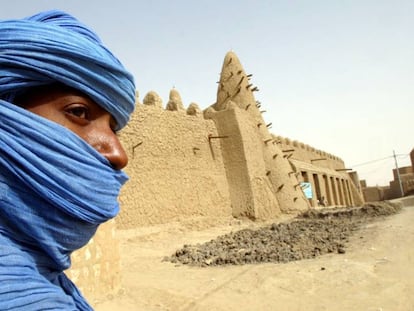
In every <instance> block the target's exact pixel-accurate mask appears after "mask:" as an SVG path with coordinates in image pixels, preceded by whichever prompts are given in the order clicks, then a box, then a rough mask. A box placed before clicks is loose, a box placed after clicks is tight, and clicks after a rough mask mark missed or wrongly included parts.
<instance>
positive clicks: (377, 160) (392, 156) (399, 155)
mask: <svg viewBox="0 0 414 311" xmlns="http://www.w3.org/2000/svg"><path fill="white" fill-rule="evenodd" d="M395 156H396V157H401V156H405V157H406V156H408V154H396V155H395ZM391 158H394V155H390V156H388V157H385V158H381V159H376V160H372V161H368V162H364V163H360V164H356V165H351V167H352V168H354V167H358V166H363V165H368V164H371V163H375V162H379V161H383V160H386V159H391Z"/></svg>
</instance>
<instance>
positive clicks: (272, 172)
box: [68, 52, 364, 299]
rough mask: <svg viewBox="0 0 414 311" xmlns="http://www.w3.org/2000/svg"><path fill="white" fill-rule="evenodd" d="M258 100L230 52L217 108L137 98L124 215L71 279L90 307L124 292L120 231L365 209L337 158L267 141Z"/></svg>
mask: <svg viewBox="0 0 414 311" xmlns="http://www.w3.org/2000/svg"><path fill="white" fill-rule="evenodd" d="M256 91H258V87H257V86H255V85H254V84H253V82H252V75H251V74H247V73H246V72H245V71H244V69H243V67H242V66H241V64H240V61H239V59H238V57H237V56H236V54H235V53H233V52H229V53H227V54H226V56H225V58H224V62H223V66H222V71H221V75H220V81H219V82H218V91H217V101H216V103H215V104H213V105H212V106H210V107H208V108H207V109H205V110H204V111H202V110H201V109H200V108H199V107H198V106H197V104H195V103H191V104H190V105H189V106H188V107H187V108H185V107H184V105H183V103H182V100H181V97H180V95H179V93H178V91H177V90H176V89H173V90H171V92H170V94H169V100H168V102H167V103H166V105H165V107H164V105H163V102H162V99H161V98H160V97H159V96H158V95H157V94H156V93H155V92H149V93H148V94H147V95H146V96H145V97H144V98H143V102H142V103H140V102H139V99H138V96H137V107H136V110H135V112H134V114H133V116H132V118H131V121H130V123H129V124H128V125H127V127H126V128H125V129H124V130H123V131H122V133H121V134H120V138H121V141H122V142H123V144H124V146H125V149H126V150H127V153H128V155H129V164H128V166H127V168H126V169H125V171H126V173H127V174H128V175H129V176H130V180H129V181H128V182H127V184H126V185H125V186H124V188H123V189H122V192H121V195H120V203H121V213H120V215H118V216H117V217H116V218H115V220H112V221H110V222H108V223H107V224H104V225H103V226H102V227H101V228H100V229H99V231H98V233H97V235H96V236H95V237H94V238H93V240H91V242H90V243H89V244H88V245H87V246H85V247H84V248H83V249H82V250H80V251H78V252H76V253H75V254H74V255H73V256H72V259H73V267H72V268H71V269H70V270H69V271H68V275H69V276H70V277H71V278H72V280H73V281H74V282H75V283H76V284H77V285H78V286H79V287H80V288H81V290H82V291H83V293H84V294H85V295H86V296H87V297H88V298H89V299H94V298H98V297H100V296H103V295H104V296H105V295H107V294H108V293H111V292H115V291H117V290H118V289H119V288H120V286H121V277H120V262H121V261H122V254H120V253H119V247H118V243H119V242H118V240H117V238H116V230H117V229H133V228H136V227H141V226H149V225H152V224H161V223H168V222H171V221H180V220H183V219H185V218H189V217H200V218H203V217H229V216H232V217H236V218H249V219H252V220H256V221H264V220H269V219H276V218H278V217H280V216H281V215H282V214H293V215H294V214H297V213H300V212H302V211H305V210H307V209H309V208H313V207H316V206H318V205H321V204H323V205H325V206H344V207H346V206H358V205H361V204H363V202H364V199H363V195H362V190H361V187H360V181H359V178H358V175H357V172H355V171H349V170H347V169H346V167H345V164H344V162H343V161H342V160H341V159H340V158H339V157H337V156H336V155H333V154H330V153H328V152H326V151H322V150H318V149H316V148H314V147H312V146H309V145H307V144H305V143H303V142H299V141H296V140H291V139H289V138H285V137H281V136H277V135H276V134H274V133H271V131H270V128H271V126H270V124H266V122H265V120H264V118H263V116H262V114H263V110H262V109H264V107H261V104H260V103H259V102H258V101H256V99H255V97H254V94H255V92H256ZM305 188H306V189H305Z"/></svg>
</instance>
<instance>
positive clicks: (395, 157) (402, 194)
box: [392, 150, 404, 197]
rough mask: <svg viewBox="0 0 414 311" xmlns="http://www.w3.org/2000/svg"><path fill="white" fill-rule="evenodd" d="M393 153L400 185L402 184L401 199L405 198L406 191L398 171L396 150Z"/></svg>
mask: <svg viewBox="0 0 414 311" xmlns="http://www.w3.org/2000/svg"><path fill="white" fill-rule="evenodd" d="M392 153H393V154H394V161H395V169H396V170H397V178H398V183H399V184H400V192H401V197H403V196H404V190H403V186H402V182H401V176H400V170H399V169H398V163H397V156H396V155H395V151H394V150H393V151H392Z"/></svg>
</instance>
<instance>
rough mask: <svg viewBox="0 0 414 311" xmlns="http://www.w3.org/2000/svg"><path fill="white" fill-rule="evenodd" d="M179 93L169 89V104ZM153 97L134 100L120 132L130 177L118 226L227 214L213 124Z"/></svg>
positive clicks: (227, 192)
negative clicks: (166, 106) (165, 106)
mask: <svg viewBox="0 0 414 311" xmlns="http://www.w3.org/2000/svg"><path fill="white" fill-rule="evenodd" d="M177 95H178V94H177V92H176V91H174V90H173V91H172V92H171V94H170V101H169V104H170V107H171V106H172V102H174V100H177ZM151 97H153V100H152V101H149V100H148V98H147V100H145V101H144V102H145V104H138V106H137V108H136V111H135V113H134V115H133V117H132V120H131V122H130V123H129V125H128V126H127V127H126V128H125V129H124V130H123V131H122V134H121V139H122V142H123V144H124V146H127V148H126V149H127V152H128V154H129V164H128V167H127V168H126V170H125V171H126V173H127V174H128V175H129V177H130V180H129V181H128V182H127V184H126V185H125V186H124V187H123V189H122V191H121V196H120V202H121V207H122V208H121V212H120V215H119V216H118V218H117V222H118V225H119V227H121V228H133V227H136V226H141V225H149V224H155V223H165V222H168V221H174V220H180V219H182V218H185V217H190V216H207V217H208V216H214V217H220V216H229V215H231V204H230V198H229V190H228V184H227V180H226V174H225V170H224V164H223V158H222V153H221V150H220V145H219V141H217V140H210V139H209V136H217V129H216V127H215V125H214V122H213V121H211V120H205V119H204V118H203V116H202V114H201V113H198V114H197V113H195V114H193V115H190V114H188V113H187V111H185V110H183V109H178V110H165V109H163V108H162V107H160V106H159V105H160V102H157V100H159V99H157V100H155V99H154V98H156V96H155V95H154V93H152V95H151ZM179 101H180V100H178V102H179ZM156 103H158V105H156ZM193 107H194V106H193ZM170 109H174V108H170ZM193 112H194V111H193Z"/></svg>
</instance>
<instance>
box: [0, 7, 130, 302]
mask: <svg viewBox="0 0 414 311" xmlns="http://www.w3.org/2000/svg"><path fill="white" fill-rule="evenodd" d="M134 101H135V86H134V81H133V78H132V76H131V75H130V74H129V73H128V72H127V71H126V70H125V69H124V67H123V66H122V65H121V63H120V62H119V61H118V59H116V58H115V57H114V56H113V55H112V54H111V52H110V51H108V50H107V49H106V48H105V47H104V46H103V45H102V43H101V41H100V39H99V38H98V37H97V35H96V34H95V33H94V32H92V31H91V30H90V29H88V28H87V27H86V26H84V25H83V24H81V23H80V22H79V21H78V20H76V19H75V18H74V17H72V16H70V15H68V14H66V13H64V12H60V11H48V12H43V13H40V14H37V15H34V16H32V17H29V18H25V19H22V20H9V21H0V310H90V309H91V307H90V305H89V304H88V303H87V302H86V301H85V299H84V298H83V297H82V295H81V293H80V292H79V291H78V290H77V288H76V286H75V285H74V284H73V283H72V282H71V281H70V280H69V279H68V278H67V277H66V276H65V274H64V273H63V271H64V270H65V269H67V268H69V266H70V254H71V253H72V252H73V251H74V250H76V249H79V248H81V247H82V246H84V245H85V244H86V243H87V242H88V241H89V240H90V238H91V237H92V236H93V235H94V233H95V232H96V229H97V228H98V226H99V224H101V223H103V222H105V221H107V220H108V219H110V218H112V217H114V216H115V215H116V214H117V213H118V210H119V206H118V202H117V197H118V194H119V190H120V187H121V186H122V184H123V183H124V182H125V181H126V179H127V177H126V176H125V175H124V173H123V172H122V171H121V169H122V168H123V167H125V165H126V164H127V162H128V159H127V156H126V153H125V150H124V149H123V148H122V146H121V144H120V142H119V140H118V138H117V136H116V131H118V130H119V129H121V128H122V127H123V126H125V124H126V123H127V121H128V120H129V116H130V114H131V113H132V111H133V109H134Z"/></svg>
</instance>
